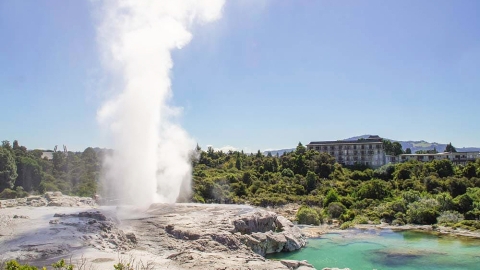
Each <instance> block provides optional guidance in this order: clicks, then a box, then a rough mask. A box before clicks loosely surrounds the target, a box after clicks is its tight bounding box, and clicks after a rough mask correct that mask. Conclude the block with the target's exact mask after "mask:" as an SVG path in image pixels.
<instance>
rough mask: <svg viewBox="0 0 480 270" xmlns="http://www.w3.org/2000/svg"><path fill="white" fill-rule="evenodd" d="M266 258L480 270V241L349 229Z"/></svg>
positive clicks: (358, 267) (357, 266)
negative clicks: (294, 250)
mask: <svg viewBox="0 0 480 270" xmlns="http://www.w3.org/2000/svg"><path fill="white" fill-rule="evenodd" d="M268 258H269V259H291V260H307V261H308V262H309V263H310V264H312V265H313V266H315V267H316V268H317V269H322V268H324V267H338V268H350V269H352V270H363V269H368V270H371V269H377V270H380V269H398V270H413V269H436V270H442V269H448V270H453V269H462V270H465V269H480V240H479V239H466V238H455V237H451V236H436V235H432V234H428V233H422V232H415V231H405V232H394V231H391V230H359V229H352V230H346V231H344V232H341V233H328V234H324V235H322V236H321V237H319V238H313V239H309V241H308V244H307V247H306V248H304V249H302V250H300V251H296V252H289V253H277V254H273V255H271V256H268Z"/></svg>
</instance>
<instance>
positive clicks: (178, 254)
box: [0, 200, 313, 270]
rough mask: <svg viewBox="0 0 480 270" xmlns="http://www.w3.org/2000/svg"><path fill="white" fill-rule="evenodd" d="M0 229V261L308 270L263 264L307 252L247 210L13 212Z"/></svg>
mask: <svg viewBox="0 0 480 270" xmlns="http://www.w3.org/2000/svg"><path fill="white" fill-rule="evenodd" d="M67 201H68V200H67ZM14 215H16V216H17V218H14ZM19 217H20V218H19ZM0 223H2V224H0V225H2V226H0V254H1V255H0V259H18V260H20V261H28V262H30V263H37V265H45V264H49V263H51V262H53V261H57V260H58V259H60V258H70V257H73V259H74V260H75V259H79V258H81V257H83V259H85V260H87V261H88V262H89V263H90V264H91V265H92V266H93V268H96V269H112V267H113V264H114V263H115V262H118V261H119V259H121V258H120V257H124V258H125V257H129V256H130V257H134V258H136V260H137V261H140V260H141V261H143V262H144V263H145V262H148V263H149V264H150V266H151V268H148V269H300V270H302V269H313V267H312V266H311V265H309V264H308V263H307V262H305V261H302V262H298V261H288V260H284V261H272V260H268V259H265V258H264V255H266V254H270V253H274V252H287V251H293V250H296V249H299V248H301V247H303V246H305V244H306V240H305V236H304V235H303V234H302V233H301V231H300V229H299V228H298V227H296V226H294V225H293V224H292V223H291V222H290V221H289V220H287V219H286V218H284V217H282V216H278V215H277V214H275V213H273V212H269V211H266V210H262V209H258V208H254V207H250V206H245V205H209V204H154V205H151V206H150V207H149V208H148V209H141V208H134V207H101V208H98V209H93V208H88V207H83V208H79V207H53V206H51V207H31V206H30V207H28V206H21V207H18V206H17V207H12V208H6V209H5V208H4V209H0Z"/></svg>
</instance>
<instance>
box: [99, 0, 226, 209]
mask: <svg viewBox="0 0 480 270" xmlns="http://www.w3.org/2000/svg"><path fill="white" fill-rule="evenodd" d="M223 4H224V0H103V2H102V13H101V17H102V23H101V25H100V27H99V28H98V39H99V44H100V47H101V51H102V52H103V53H104V65H105V68H106V70H107V71H108V72H110V73H111V75H112V78H114V79H113V81H114V82H115V84H116V87H115V88H116V89H119V91H118V92H116V93H114V94H113V97H112V98H111V99H109V100H108V101H107V102H106V103H104V104H103V106H102V107H101V109H100V110H99V111H98V114H97V118H98V121H99V123H100V124H101V125H102V126H103V127H105V128H107V130H108V132H109V134H110V135H111V139H112V143H113V147H114V151H113V153H112V155H109V156H108V157H106V159H105V161H104V170H105V172H104V181H103V194H104V196H106V197H114V198H117V199H119V200H120V202H121V203H132V204H137V205H146V204H150V203H152V202H175V201H176V200H177V199H178V198H179V196H180V197H181V196H185V193H187V192H189V191H190V182H191V172H192V169H191V165H190V153H191V151H192V149H194V143H193V141H192V139H190V137H189V136H188V134H187V133H186V132H185V131H184V130H183V129H182V128H181V127H180V125H179V124H178V123H176V121H175V120H176V117H177V116H178V113H179V110H178V109H177V108H174V107H172V106H169V100H170V98H171V96H172V91H171V81H170V77H169V75H170V70H171V68H172V66H173V62H172V58H171V51H172V50H173V49H181V48H182V47H183V46H185V45H186V44H188V43H189V42H190V40H191V39H192V34H191V32H190V31H189V29H191V27H192V25H193V24H195V23H206V22H210V21H214V20H217V19H219V18H220V16H221V11H222V7H223Z"/></svg>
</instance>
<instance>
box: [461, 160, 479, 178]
mask: <svg viewBox="0 0 480 270" xmlns="http://www.w3.org/2000/svg"><path fill="white" fill-rule="evenodd" d="M462 175H463V176H464V177H467V178H472V177H477V168H476V167H475V163H473V162H469V163H468V164H467V165H466V166H465V167H464V168H463V170H462Z"/></svg>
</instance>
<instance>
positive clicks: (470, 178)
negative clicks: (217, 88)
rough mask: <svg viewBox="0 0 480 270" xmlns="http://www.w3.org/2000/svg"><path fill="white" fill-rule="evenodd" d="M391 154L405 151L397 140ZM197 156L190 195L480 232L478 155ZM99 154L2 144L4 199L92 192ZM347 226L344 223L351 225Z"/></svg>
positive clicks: (300, 149) (305, 213)
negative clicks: (354, 161)
mask: <svg viewBox="0 0 480 270" xmlns="http://www.w3.org/2000/svg"><path fill="white" fill-rule="evenodd" d="M391 147H392V148H391V151H392V152H399V151H400V150H401V149H398V146H394V145H393V144H392V145H391ZM195 151H196V154H193V155H192V157H193V156H195V157H196V158H192V165H193V168H194V170H193V194H192V200H193V201H195V202H201V203H249V204H253V205H257V206H274V205H283V204H286V203H290V202H295V203H300V204H304V205H305V206H304V207H302V209H301V211H299V213H298V216H297V217H298V219H299V221H300V222H304V223H312V224H317V223H321V222H323V221H329V220H331V219H333V218H337V219H339V220H340V221H341V222H350V223H347V225H348V224H352V223H366V222H368V221H370V222H380V221H385V222H389V223H392V224H405V223H414V224H434V223H438V224H445V225H448V226H460V227H464V228H468V229H480V223H479V221H477V220H478V218H479V217H480V178H479V177H480V160H477V161H476V162H471V163H468V164H467V165H466V166H460V165H459V166H456V165H454V164H452V163H451V162H450V161H449V160H434V161H431V162H418V161H409V162H405V163H399V164H395V165H393V164H388V165H385V166H383V167H380V168H377V169H375V170H374V169H371V168H368V167H365V166H351V167H344V166H342V165H340V164H338V163H336V162H335V159H334V158H333V157H331V156H330V155H328V154H325V153H319V152H316V151H313V150H310V151H308V150H307V149H306V148H305V147H304V146H303V145H302V144H300V143H299V144H298V146H297V148H296V149H295V151H293V152H290V153H285V154H283V155H282V156H272V155H267V156H265V155H263V154H262V153H260V151H259V152H257V153H256V154H246V153H243V152H238V151H229V152H227V153H225V152H221V151H215V150H214V149H213V148H208V149H207V150H206V151H203V150H201V149H200V148H199V147H198V148H197V149H196V150H195ZM101 155H102V154H101V152H100V154H97V153H96V152H95V151H94V149H92V148H87V149H85V151H83V152H77V153H75V152H68V154H65V153H63V152H55V153H53V159H51V160H48V159H46V158H41V156H42V151H40V150H31V151H29V150H27V149H26V148H25V147H23V146H19V144H18V142H16V141H15V142H14V143H13V146H11V145H10V143H9V142H7V141H4V142H3V143H2V146H1V147H0V197H1V198H15V197H21V196H25V195H27V194H28V193H43V192H45V191H55V190H59V191H62V192H63V193H65V194H71V195H81V196H92V195H94V194H95V193H96V190H97V187H98V188H100V186H99V183H98V180H99V177H100V170H101V162H100V160H101ZM347 225H345V226H347Z"/></svg>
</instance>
